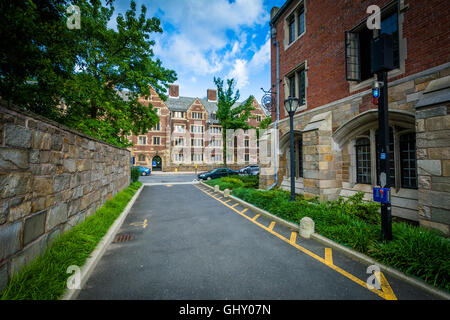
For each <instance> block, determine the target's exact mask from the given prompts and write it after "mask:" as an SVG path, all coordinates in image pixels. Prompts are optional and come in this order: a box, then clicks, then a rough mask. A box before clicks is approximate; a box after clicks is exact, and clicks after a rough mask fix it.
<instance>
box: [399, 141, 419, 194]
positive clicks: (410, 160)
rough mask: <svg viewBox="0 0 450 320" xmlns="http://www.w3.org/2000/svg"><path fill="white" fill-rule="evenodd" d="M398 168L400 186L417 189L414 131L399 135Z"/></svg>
mask: <svg viewBox="0 0 450 320" xmlns="http://www.w3.org/2000/svg"><path fill="white" fill-rule="evenodd" d="M400 168H401V171H402V188H411V189H417V167H416V135H415V133H408V134H405V135H402V136H401V137H400Z"/></svg>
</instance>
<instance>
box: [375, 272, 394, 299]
mask: <svg viewBox="0 0 450 320" xmlns="http://www.w3.org/2000/svg"><path fill="white" fill-rule="evenodd" d="M374 273H375V277H376V278H377V280H378V283H379V284H380V286H381V290H382V291H383V292H384V293H385V294H386V295H387V296H388V297H389V298H390V299H387V300H397V297H396V296H395V294H394V291H393V290H392V288H391V286H390V285H389V282H388V281H387V279H386V277H385V276H384V274H383V272H381V271H380V272H378V271H375V272H374Z"/></svg>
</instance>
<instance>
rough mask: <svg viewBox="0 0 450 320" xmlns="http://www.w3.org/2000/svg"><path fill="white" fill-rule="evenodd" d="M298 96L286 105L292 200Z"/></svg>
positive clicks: (293, 192)
mask: <svg viewBox="0 0 450 320" xmlns="http://www.w3.org/2000/svg"><path fill="white" fill-rule="evenodd" d="M298 102H299V100H298V98H294V97H288V98H287V99H286V100H284V107H285V108H286V111H287V113H288V114H289V125H290V159H291V201H295V156H294V152H295V151H294V114H295V111H296V110H297V108H298Z"/></svg>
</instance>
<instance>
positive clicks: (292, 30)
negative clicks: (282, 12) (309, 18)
mask: <svg viewBox="0 0 450 320" xmlns="http://www.w3.org/2000/svg"><path fill="white" fill-rule="evenodd" d="M294 39H295V19H294V17H292V18H291V19H290V20H289V43H291V42H292V41H294Z"/></svg>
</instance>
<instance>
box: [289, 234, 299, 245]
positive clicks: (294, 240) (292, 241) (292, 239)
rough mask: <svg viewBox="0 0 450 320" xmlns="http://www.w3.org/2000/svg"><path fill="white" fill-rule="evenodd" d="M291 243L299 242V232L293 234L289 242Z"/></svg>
mask: <svg viewBox="0 0 450 320" xmlns="http://www.w3.org/2000/svg"><path fill="white" fill-rule="evenodd" d="M289 242H290V243H296V242H297V232H291V239H290V240H289Z"/></svg>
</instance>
